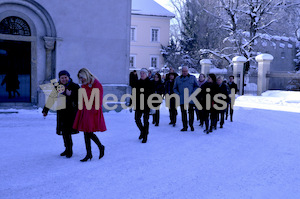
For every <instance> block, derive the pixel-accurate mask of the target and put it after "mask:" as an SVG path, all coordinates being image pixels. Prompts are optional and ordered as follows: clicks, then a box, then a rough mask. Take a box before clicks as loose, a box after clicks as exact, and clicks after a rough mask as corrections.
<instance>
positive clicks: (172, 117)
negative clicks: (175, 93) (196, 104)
mask: <svg viewBox="0 0 300 199" xmlns="http://www.w3.org/2000/svg"><path fill="white" fill-rule="evenodd" d="M169 114H170V121H171V123H172V124H176V119H177V108H176V101H175V99H174V98H171V99H170V107H169Z"/></svg>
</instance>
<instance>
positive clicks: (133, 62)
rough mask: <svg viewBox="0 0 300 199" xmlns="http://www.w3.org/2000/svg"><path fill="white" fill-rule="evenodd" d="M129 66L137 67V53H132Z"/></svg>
mask: <svg viewBox="0 0 300 199" xmlns="http://www.w3.org/2000/svg"><path fill="white" fill-rule="evenodd" d="M129 67H130V68H135V67H136V66H135V55H130V61H129Z"/></svg>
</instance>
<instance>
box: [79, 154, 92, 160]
mask: <svg viewBox="0 0 300 199" xmlns="http://www.w3.org/2000/svg"><path fill="white" fill-rule="evenodd" d="M92 158H93V156H92V155H91V154H90V155H86V156H85V157H84V158H83V159H82V160H80V161H81V162H86V161H88V160H89V159H90V160H92Z"/></svg>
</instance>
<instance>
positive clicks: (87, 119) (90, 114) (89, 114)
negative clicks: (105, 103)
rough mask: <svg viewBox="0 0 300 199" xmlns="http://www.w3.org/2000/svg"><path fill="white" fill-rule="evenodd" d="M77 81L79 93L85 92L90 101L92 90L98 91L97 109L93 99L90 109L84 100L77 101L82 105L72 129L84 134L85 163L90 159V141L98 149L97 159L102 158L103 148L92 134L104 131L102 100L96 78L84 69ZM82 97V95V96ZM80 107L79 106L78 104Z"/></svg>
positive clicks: (83, 160) (81, 70) (101, 93)
mask: <svg viewBox="0 0 300 199" xmlns="http://www.w3.org/2000/svg"><path fill="white" fill-rule="evenodd" d="M77 76H78V79H79V81H80V83H81V84H82V85H81V88H83V89H84V90H83V89H81V91H83V92H86V95H87V97H88V99H90V97H91V94H92V91H93V89H95V90H97V89H99V94H100V96H99V101H100V102H99V103H100V106H99V107H97V106H95V105H96V102H95V99H97V98H94V99H93V104H92V107H91V108H90V107H87V106H86V104H85V101H84V100H81V99H79V101H80V100H81V101H80V102H81V103H82V104H83V106H82V107H83V108H82V110H78V112H77V115H76V118H75V121H74V124H73V128H74V129H77V130H78V131H83V132H84V140H85V146H86V156H85V158H83V159H82V160H80V161H81V162H86V161H87V160H89V159H90V160H91V159H92V157H93V156H92V151H91V140H93V141H94V142H95V143H96V144H97V146H98V147H99V151H100V155H99V159H100V158H102V157H103V156H104V150H105V147H104V146H103V145H102V144H101V142H100V140H99V139H98V137H97V136H96V135H95V134H94V132H96V131H101V132H103V131H106V125H105V121H104V117H103V111H102V99H103V88H102V85H101V84H100V82H99V81H98V80H97V78H96V77H95V76H94V75H93V74H92V73H91V72H90V71H89V70H88V69H86V68H82V69H80V70H79V72H78V74H77ZM83 96H84V95H83ZM79 107H80V104H79Z"/></svg>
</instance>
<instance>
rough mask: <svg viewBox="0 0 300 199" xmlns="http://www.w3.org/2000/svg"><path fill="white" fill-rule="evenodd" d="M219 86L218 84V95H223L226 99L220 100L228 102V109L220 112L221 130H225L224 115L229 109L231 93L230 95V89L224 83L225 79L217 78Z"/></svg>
mask: <svg viewBox="0 0 300 199" xmlns="http://www.w3.org/2000/svg"><path fill="white" fill-rule="evenodd" d="M217 84H218V90H217V94H223V95H224V97H225V99H222V98H220V100H223V101H226V107H224V108H223V109H222V110H218V115H220V117H221V118H220V128H223V125H224V115H225V111H226V109H227V104H228V103H227V102H228V100H229V93H228V90H229V89H228V87H227V85H226V84H225V83H224V82H223V77H221V76H218V77H217ZM219 107H221V105H219Z"/></svg>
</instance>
